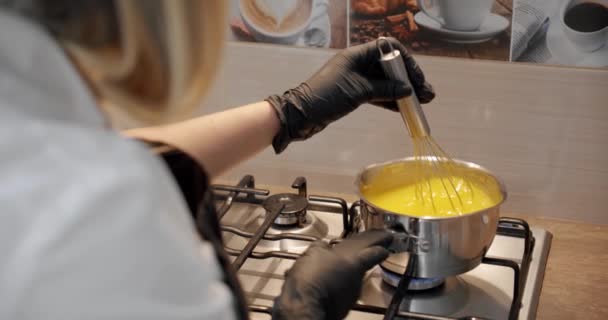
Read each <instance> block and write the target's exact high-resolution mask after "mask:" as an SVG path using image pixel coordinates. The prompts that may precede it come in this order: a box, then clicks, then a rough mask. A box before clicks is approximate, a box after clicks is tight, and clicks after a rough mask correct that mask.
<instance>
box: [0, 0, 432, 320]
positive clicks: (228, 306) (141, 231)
mask: <svg viewBox="0 0 608 320" xmlns="http://www.w3.org/2000/svg"><path fill="white" fill-rule="evenodd" d="M224 3H225V1H219V0H218V1H181V0H180V1H173V0H123V1H104V0H87V1H82V0H63V1H44V0H0V131H1V133H2V134H1V135H0V147H1V149H0V150H2V151H0V152H1V154H2V157H1V159H0V176H1V177H2V184H1V186H0V204H1V208H2V210H1V212H0V215H1V219H2V220H1V221H2V223H1V224H0V237H1V238H0V240H1V241H0V257H1V258H0V318H1V319H15V320H16V319H42V318H43V319H61V320H69V319H236V318H239V319H245V318H247V309H246V302H245V300H244V298H243V294H242V291H241V289H240V287H239V284H238V280H237V278H236V276H235V274H234V272H233V271H232V270H231V269H230V266H229V263H228V259H227V258H226V255H225V253H224V251H223V249H222V243H221V234H220V232H219V228H218V222H217V217H216V216H215V209H214V207H213V204H212V202H211V201H210V193H209V190H208V183H209V180H210V179H212V178H213V177H216V176H218V175H220V174H221V173H222V172H224V171H225V170H226V169H228V168H230V167H232V166H235V165H237V164H238V163H240V162H242V161H243V160H245V159H247V158H249V157H251V156H253V155H254V154H256V153H257V152H259V151H261V150H262V149H264V148H266V147H267V146H269V145H271V144H272V146H273V147H274V149H275V151H276V152H277V153H279V152H281V151H283V150H284V149H285V148H286V147H287V146H288V145H289V144H290V143H291V142H293V141H297V140H304V139H306V138H308V137H310V136H312V135H313V134H315V133H317V132H319V131H321V130H322V129H323V128H325V127H326V126H327V125H329V124H330V123H331V122H333V121H335V120H337V119H339V118H341V117H342V116H344V115H346V114H348V113H349V112H351V111H353V110H354V109H356V108H357V107H358V106H359V105H361V104H363V103H368V102H369V103H373V104H376V105H379V106H382V107H385V108H388V109H392V110H395V109H396V108H395V103H394V100H395V99H398V98H401V97H404V96H407V95H409V94H411V92H412V88H409V87H407V86H406V85H405V84H404V83H400V82H397V81H388V80H383V77H382V72H381V70H380V68H379V66H378V63H377V60H378V53H377V50H376V48H375V45H374V44H366V45H362V46H357V47H352V48H349V49H347V50H345V51H343V52H340V53H338V54H337V55H336V56H334V57H333V58H332V59H331V60H330V61H328V62H327V64H326V65H325V66H323V67H322V68H321V69H320V70H319V71H318V72H316V73H315V74H314V75H313V76H312V77H311V78H309V79H308V80H307V81H305V82H304V83H302V84H301V85H300V86H298V87H296V88H294V89H291V90H288V91H287V92H285V93H284V94H279V95H271V96H269V97H268V98H267V99H266V100H265V101H262V102H258V103H254V104H251V105H247V106H243V107H239V108H235V109H231V110H228V111H225V112H221V113H218V114H212V115H209V116H205V117H200V118H194V119H190V120H187V121H177V120H180V119H185V118H187V116H188V114H189V111H191V110H192V109H193V108H194V107H196V106H197V105H198V104H199V103H200V99H201V97H202V95H203V93H204V92H205V90H206V88H207V87H208V86H209V84H210V81H211V78H212V75H213V73H214V71H215V69H216V66H217V64H218V57H219V56H220V55H221V50H220V48H221V42H222V40H223V35H222V34H221V32H219V31H218V30H223V29H224V27H223V26H224V25H225V23H224V21H223V17H224V16H225V12H224V10H225V8H224ZM391 41H393V45H394V46H395V47H396V48H398V49H399V50H401V52H402V54H403V56H404V59H405V62H406V64H407V67H408V71H409V73H410V77H411V80H412V84H413V86H414V88H413V89H414V90H416V92H417V93H418V95H419V97H420V100H421V101H423V102H428V101H430V100H431V99H432V98H433V97H434V93H433V91H432V89H431V87H430V86H429V85H428V84H427V83H426V82H425V79H424V75H423V74H422V72H421V71H420V69H419V68H418V67H417V66H416V64H415V62H414V60H413V58H412V57H411V56H409V55H408V54H407V53H406V51H405V49H404V47H403V46H401V45H400V44H399V43H398V42H396V41H394V40H391ZM235 85H238V84H235ZM135 120H137V121H138V123H148V124H150V125H152V126H149V127H146V128H141V129H134V130H131V131H129V132H127V133H126V134H125V135H119V134H117V133H114V132H112V130H111V129H110V128H111V127H112V126H120V125H124V124H125V123H127V121H129V123H132V121H135ZM169 122H171V123H172V124H169V125H162V124H163V123H169ZM127 137H128V138H127ZM242 141H246V142H247V143H245V144H242V143H240V142H242ZM237 143H239V144H240V145H241V146H243V147H239V148H231V146H232V145H234V144H237ZM191 214H192V215H194V217H195V219H194V220H196V223H194V222H193V221H194V220H193V219H192V216H191ZM390 241H391V236H390V235H389V234H386V233H383V232H365V233H361V234H359V235H357V236H355V237H352V238H349V239H347V240H344V241H343V242H342V243H341V244H339V245H336V246H335V247H333V248H330V247H329V246H328V245H327V244H324V243H315V244H313V245H312V246H311V247H310V248H309V249H308V250H307V252H306V253H305V255H304V256H303V257H301V258H300V259H298V261H297V262H296V263H295V264H294V266H293V268H292V269H291V270H290V271H289V272H288V274H287V275H286V280H285V282H284V286H283V290H282V293H281V295H280V296H279V297H277V299H276V301H275V307H274V314H273V318H274V319H341V318H344V317H345V316H346V314H347V313H348V310H349V309H350V308H351V307H352V305H353V304H354V302H355V301H356V298H357V296H358V294H359V291H360V287H361V281H362V277H363V275H364V273H365V272H366V270H368V269H369V268H371V267H372V266H374V265H375V264H377V263H379V262H380V261H382V260H383V259H384V258H386V256H387V255H388V251H387V250H386V249H385V247H386V246H387V245H388V244H389V243H390Z"/></svg>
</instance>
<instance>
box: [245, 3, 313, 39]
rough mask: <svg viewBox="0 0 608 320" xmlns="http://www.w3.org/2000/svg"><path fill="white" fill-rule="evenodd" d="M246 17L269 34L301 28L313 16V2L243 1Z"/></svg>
mask: <svg viewBox="0 0 608 320" xmlns="http://www.w3.org/2000/svg"><path fill="white" fill-rule="evenodd" d="M241 2H242V8H243V9H244V12H243V13H244V14H245V15H246V17H247V18H248V19H249V20H250V21H251V23H252V24H254V25H255V26H256V27H259V28H261V29H263V30H264V31H267V32H276V33H288V32H290V31H294V30H296V29H298V28H301V27H302V26H303V25H304V24H306V22H307V21H308V20H309V18H310V15H311V14H312V0H241Z"/></svg>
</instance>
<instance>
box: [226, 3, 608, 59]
mask: <svg viewBox="0 0 608 320" xmlns="http://www.w3.org/2000/svg"><path fill="white" fill-rule="evenodd" d="M230 4H231V19H230V24H229V29H230V31H229V32H228V35H229V40H232V41H245V42H262V43H273V44H282V45H290V46H300V47H316V48H345V47H347V46H349V45H357V44H360V43H364V42H368V41H373V40H375V39H377V38H378V37H379V36H392V37H395V38H397V39H399V40H400V41H401V42H402V43H403V44H404V45H405V46H406V47H407V48H408V49H409V50H410V51H411V52H413V53H415V54H419V55H431V56H442V57H452V58H466V59H483V60H496V61H513V62H527V63H539V64H548V65H564V66H572V67H588V68H606V67H608V45H607V43H608V0H458V1H454V0H230Z"/></svg>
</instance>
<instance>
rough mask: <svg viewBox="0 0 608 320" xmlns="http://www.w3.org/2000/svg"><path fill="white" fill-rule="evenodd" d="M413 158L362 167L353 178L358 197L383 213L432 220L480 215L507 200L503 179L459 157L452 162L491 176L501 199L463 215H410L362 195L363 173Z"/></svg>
mask: <svg viewBox="0 0 608 320" xmlns="http://www.w3.org/2000/svg"><path fill="white" fill-rule="evenodd" d="M414 160H415V158H414V157H406V158H400V159H393V160H389V161H386V162H381V163H374V164H370V165H368V166H366V167H364V168H363V169H361V170H360V171H359V172H358V173H357V176H356V178H355V183H354V184H355V188H356V193H357V196H359V198H360V199H361V200H362V201H363V202H364V203H365V205H368V206H370V207H372V208H374V209H375V210H378V211H379V212H382V213H383V214H390V215H395V216H398V217H406V218H411V219H419V220H429V221H430V220H433V221H440V220H452V219H462V218H468V217H473V216H477V215H481V214H483V213H486V212H488V210H491V209H494V208H496V207H499V206H500V205H502V204H503V203H504V202H505V201H506V200H507V189H506V187H505V184H504V183H503V181H502V180H501V179H500V178H498V176H496V175H495V174H493V173H492V172H491V171H490V170H488V169H486V168H484V167H482V166H480V165H478V164H476V163H473V162H469V161H465V160H460V159H452V160H453V161H454V162H456V163H457V164H458V165H461V166H464V167H466V168H468V169H473V170H476V171H481V172H483V173H485V174H487V175H488V176H490V177H492V178H493V179H494V180H495V181H496V183H497V184H498V187H499V189H500V193H501V195H502V199H501V200H500V201H499V202H498V203H496V204H495V205H493V206H491V207H488V208H484V209H481V210H478V211H475V212H471V213H467V214H465V215H459V216H452V217H431V216H428V217H419V216H412V215H408V214H402V213H395V212H392V211H390V210H386V209H383V208H380V207H378V206H376V205H374V204H373V203H372V202H371V201H369V200H367V199H366V198H365V197H364V196H363V193H362V192H361V185H362V178H363V175H364V174H365V173H366V172H368V171H370V170H372V169H375V168H379V167H385V166H388V165H392V164H398V163H407V162H412V161H414Z"/></svg>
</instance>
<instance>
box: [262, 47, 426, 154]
mask: <svg viewBox="0 0 608 320" xmlns="http://www.w3.org/2000/svg"><path fill="white" fill-rule="evenodd" d="M387 39H388V41H389V42H390V43H391V45H392V46H393V47H394V48H395V49H396V50H399V51H400V53H401V56H402V57H403V60H404V64H405V66H406V68H407V72H408V75H409V79H410V82H411V84H412V87H409V86H408V85H407V84H405V83H403V82H401V81H398V80H388V79H387V78H386V75H385V74H384V71H383V70H382V66H381V64H380V62H379V60H380V52H379V51H378V47H377V44H376V41H372V42H368V43H366V44H362V45H358V46H354V47H350V48H348V49H345V50H343V51H341V52H339V53H337V54H336V55H335V56H334V57H332V58H331V59H330V60H329V61H328V62H327V63H326V64H325V65H324V66H323V67H321V69H320V70H318V71H317V72H316V73H315V74H314V75H313V76H312V77H310V78H309V79H308V80H307V81H306V82H304V83H302V84H301V85H299V86H298V87H296V88H294V89H291V90H288V91H287V92H285V93H284V94H283V95H274V96H270V97H269V98H268V99H267V101H268V102H269V103H270V104H271V105H272V106H273V107H274V109H275V110H276V112H277V115H278V117H279V119H280V121H281V129H280V131H279V133H278V134H277V135H276V136H275V138H274V141H273V146H274V148H275V151H276V152H277V153H279V152H281V151H283V150H284V149H285V148H286V147H287V145H288V144H289V143H290V142H292V141H297V140H304V139H307V138H309V137H311V136H312V135H314V134H315V133H317V132H319V131H321V130H322V129H324V128H325V127H326V126H327V125H329V124H330V123H331V122H333V121H335V120H338V119H340V118H342V117H343V116H345V115H347V114H348V113H350V112H352V111H353V110H355V109H356V108H357V107H359V106H360V105H362V104H364V103H371V104H374V105H377V106H380V107H384V108H387V109H390V110H393V111H397V104H396V102H395V100H398V99H400V98H404V97H406V96H409V95H410V94H412V92H413V91H414V92H416V95H417V96H418V99H419V100H420V102H421V103H428V102H430V101H431V100H433V98H434V97H435V92H434V91H433V87H432V86H431V85H430V84H429V83H428V82H427V81H426V79H425V76H424V73H423V72H422V70H421V69H420V67H419V66H418V64H417V63H416V61H415V60H414V58H413V57H412V56H411V55H410V54H409V53H408V52H407V49H406V48H405V46H403V45H402V44H401V43H400V42H399V41H397V40H396V39H394V38H387Z"/></svg>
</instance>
